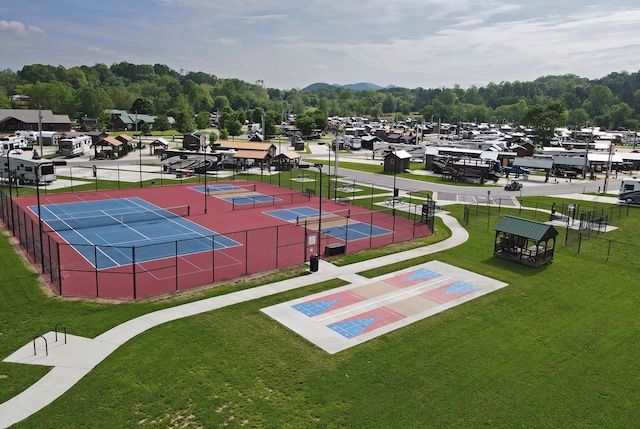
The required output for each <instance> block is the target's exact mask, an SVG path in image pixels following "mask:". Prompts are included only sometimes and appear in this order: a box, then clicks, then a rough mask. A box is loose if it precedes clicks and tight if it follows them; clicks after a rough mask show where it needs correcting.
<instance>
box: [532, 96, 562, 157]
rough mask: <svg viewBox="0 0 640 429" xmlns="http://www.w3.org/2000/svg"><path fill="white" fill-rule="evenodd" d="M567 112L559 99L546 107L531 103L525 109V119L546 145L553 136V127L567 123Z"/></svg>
mask: <svg viewBox="0 0 640 429" xmlns="http://www.w3.org/2000/svg"><path fill="white" fill-rule="evenodd" d="M567 118H568V113H567V109H566V107H565V106H564V103H562V102H561V101H556V102H554V103H551V104H549V105H548V106H546V107H543V106H540V105H539V104H536V105H533V106H531V107H530V108H529V110H528V111H527V115H526V116H525V121H526V122H527V123H528V124H529V125H531V126H532V127H533V129H534V131H535V133H536V135H537V136H538V140H539V141H540V143H541V144H542V145H543V146H548V145H549V142H550V141H551V139H552V138H553V137H554V136H555V129H556V128H557V127H559V126H562V125H564V124H566V123H567Z"/></svg>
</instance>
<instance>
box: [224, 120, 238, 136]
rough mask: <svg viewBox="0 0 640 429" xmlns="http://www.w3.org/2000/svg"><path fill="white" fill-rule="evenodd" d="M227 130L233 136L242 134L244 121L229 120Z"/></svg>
mask: <svg viewBox="0 0 640 429" xmlns="http://www.w3.org/2000/svg"><path fill="white" fill-rule="evenodd" d="M226 130H227V132H228V133H229V134H230V135H232V136H234V137H235V136H239V135H240V134H242V123H241V122H240V121H238V120H235V121H231V122H228V123H227V125H226Z"/></svg>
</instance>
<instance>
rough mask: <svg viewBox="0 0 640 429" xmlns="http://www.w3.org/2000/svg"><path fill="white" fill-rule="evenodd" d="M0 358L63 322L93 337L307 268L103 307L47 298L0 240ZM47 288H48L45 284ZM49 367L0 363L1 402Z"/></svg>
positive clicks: (32, 275)
mask: <svg viewBox="0 0 640 429" xmlns="http://www.w3.org/2000/svg"><path fill="white" fill-rule="evenodd" d="M0 253H1V254H2V255H3V258H1V259H0V284H2V287H0V340H1V341H0V356H2V358H3V359H4V357H6V356H9V355H10V354H11V353H13V352H14V351H16V350H17V349H19V348H20V347H22V346H23V345H24V344H25V343H27V342H28V341H29V340H31V339H33V337H34V336H36V335H42V334H44V333H46V332H48V331H52V330H53V329H54V327H55V325H56V324H57V323H63V324H64V325H65V326H66V328H67V330H68V333H69V334H73V335H79V336H84V337H88V338H94V337H95V336H97V335H99V334H100V333H102V332H104V331H106V330H108V329H110V328H112V327H114V326H116V325H118V324H120V323H123V322H126V321H127V320H130V319H132V318H135V317H138V316H140V315H143V314H146V313H149V312H151V311H155V310H159V309H162V308H166V307H170V306H175V305H177V304H182V303H185V302H189V301H194V300H197V299H202V298H207V297H212V296H218V295H221V294H225V293H229V292H234V291H237V290H242V289H247V288H251V287H255V286H258V285H261V284H266V283H270V282H274V281H280V280H285V279H288V278H293V277H297V276H299V275H303V274H305V273H306V271H307V267H306V266H299V267H293V268H289V269H284V270H280V271H278V272H273V273H270V274H266V275H263V276H261V277H259V278H256V279H254V278H248V279H244V280H238V281H234V282H230V283H228V284H221V285H218V286H216V287H215V288H210V289H200V290H193V291H188V292H185V293H182V294H176V295H169V296H165V297H161V298H158V299H155V300H153V301H142V302H136V303H119V304H113V303H105V302H96V301H85V300H72V299H61V298H57V297H50V296H45V294H44V292H42V290H41V289H40V287H39V286H38V275H37V274H35V273H33V272H32V271H30V270H29V269H28V268H27V267H26V266H25V265H24V263H23V261H22V259H20V257H19V256H18V255H17V254H16V253H15V252H14V251H13V249H12V246H11V245H10V244H9V239H8V237H7V236H5V235H2V236H0ZM46 287H48V286H46ZM47 371H48V368H45V367H40V366H37V365H18V364H12V363H6V362H0V402H3V401H5V400H7V399H9V398H11V397H13V396H15V395H16V394H17V393H19V392H21V391H22V390H24V389H25V388H26V387H28V386H30V385H31V384H33V383H34V382H35V381H37V380H38V379H39V378H40V377H41V376H42V375H43V374H44V373H46V372H47Z"/></svg>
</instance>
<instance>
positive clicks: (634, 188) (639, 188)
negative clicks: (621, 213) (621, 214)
mask: <svg viewBox="0 0 640 429" xmlns="http://www.w3.org/2000/svg"><path fill="white" fill-rule="evenodd" d="M618 199H619V200H620V201H624V202H625V203H628V204H640V179H638V178H637V177H634V178H633V179H623V180H622V183H621V184H620V193H619V194H618Z"/></svg>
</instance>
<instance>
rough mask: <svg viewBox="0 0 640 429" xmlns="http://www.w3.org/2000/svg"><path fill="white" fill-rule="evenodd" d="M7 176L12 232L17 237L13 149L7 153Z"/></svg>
mask: <svg viewBox="0 0 640 429" xmlns="http://www.w3.org/2000/svg"><path fill="white" fill-rule="evenodd" d="M7 175H8V176H9V200H10V201H11V204H10V207H11V232H12V233H13V235H14V237H15V235H16V226H15V224H16V223H15V221H14V218H13V184H12V183H11V180H12V178H11V149H9V150H8V151H7Z"/></svg>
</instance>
